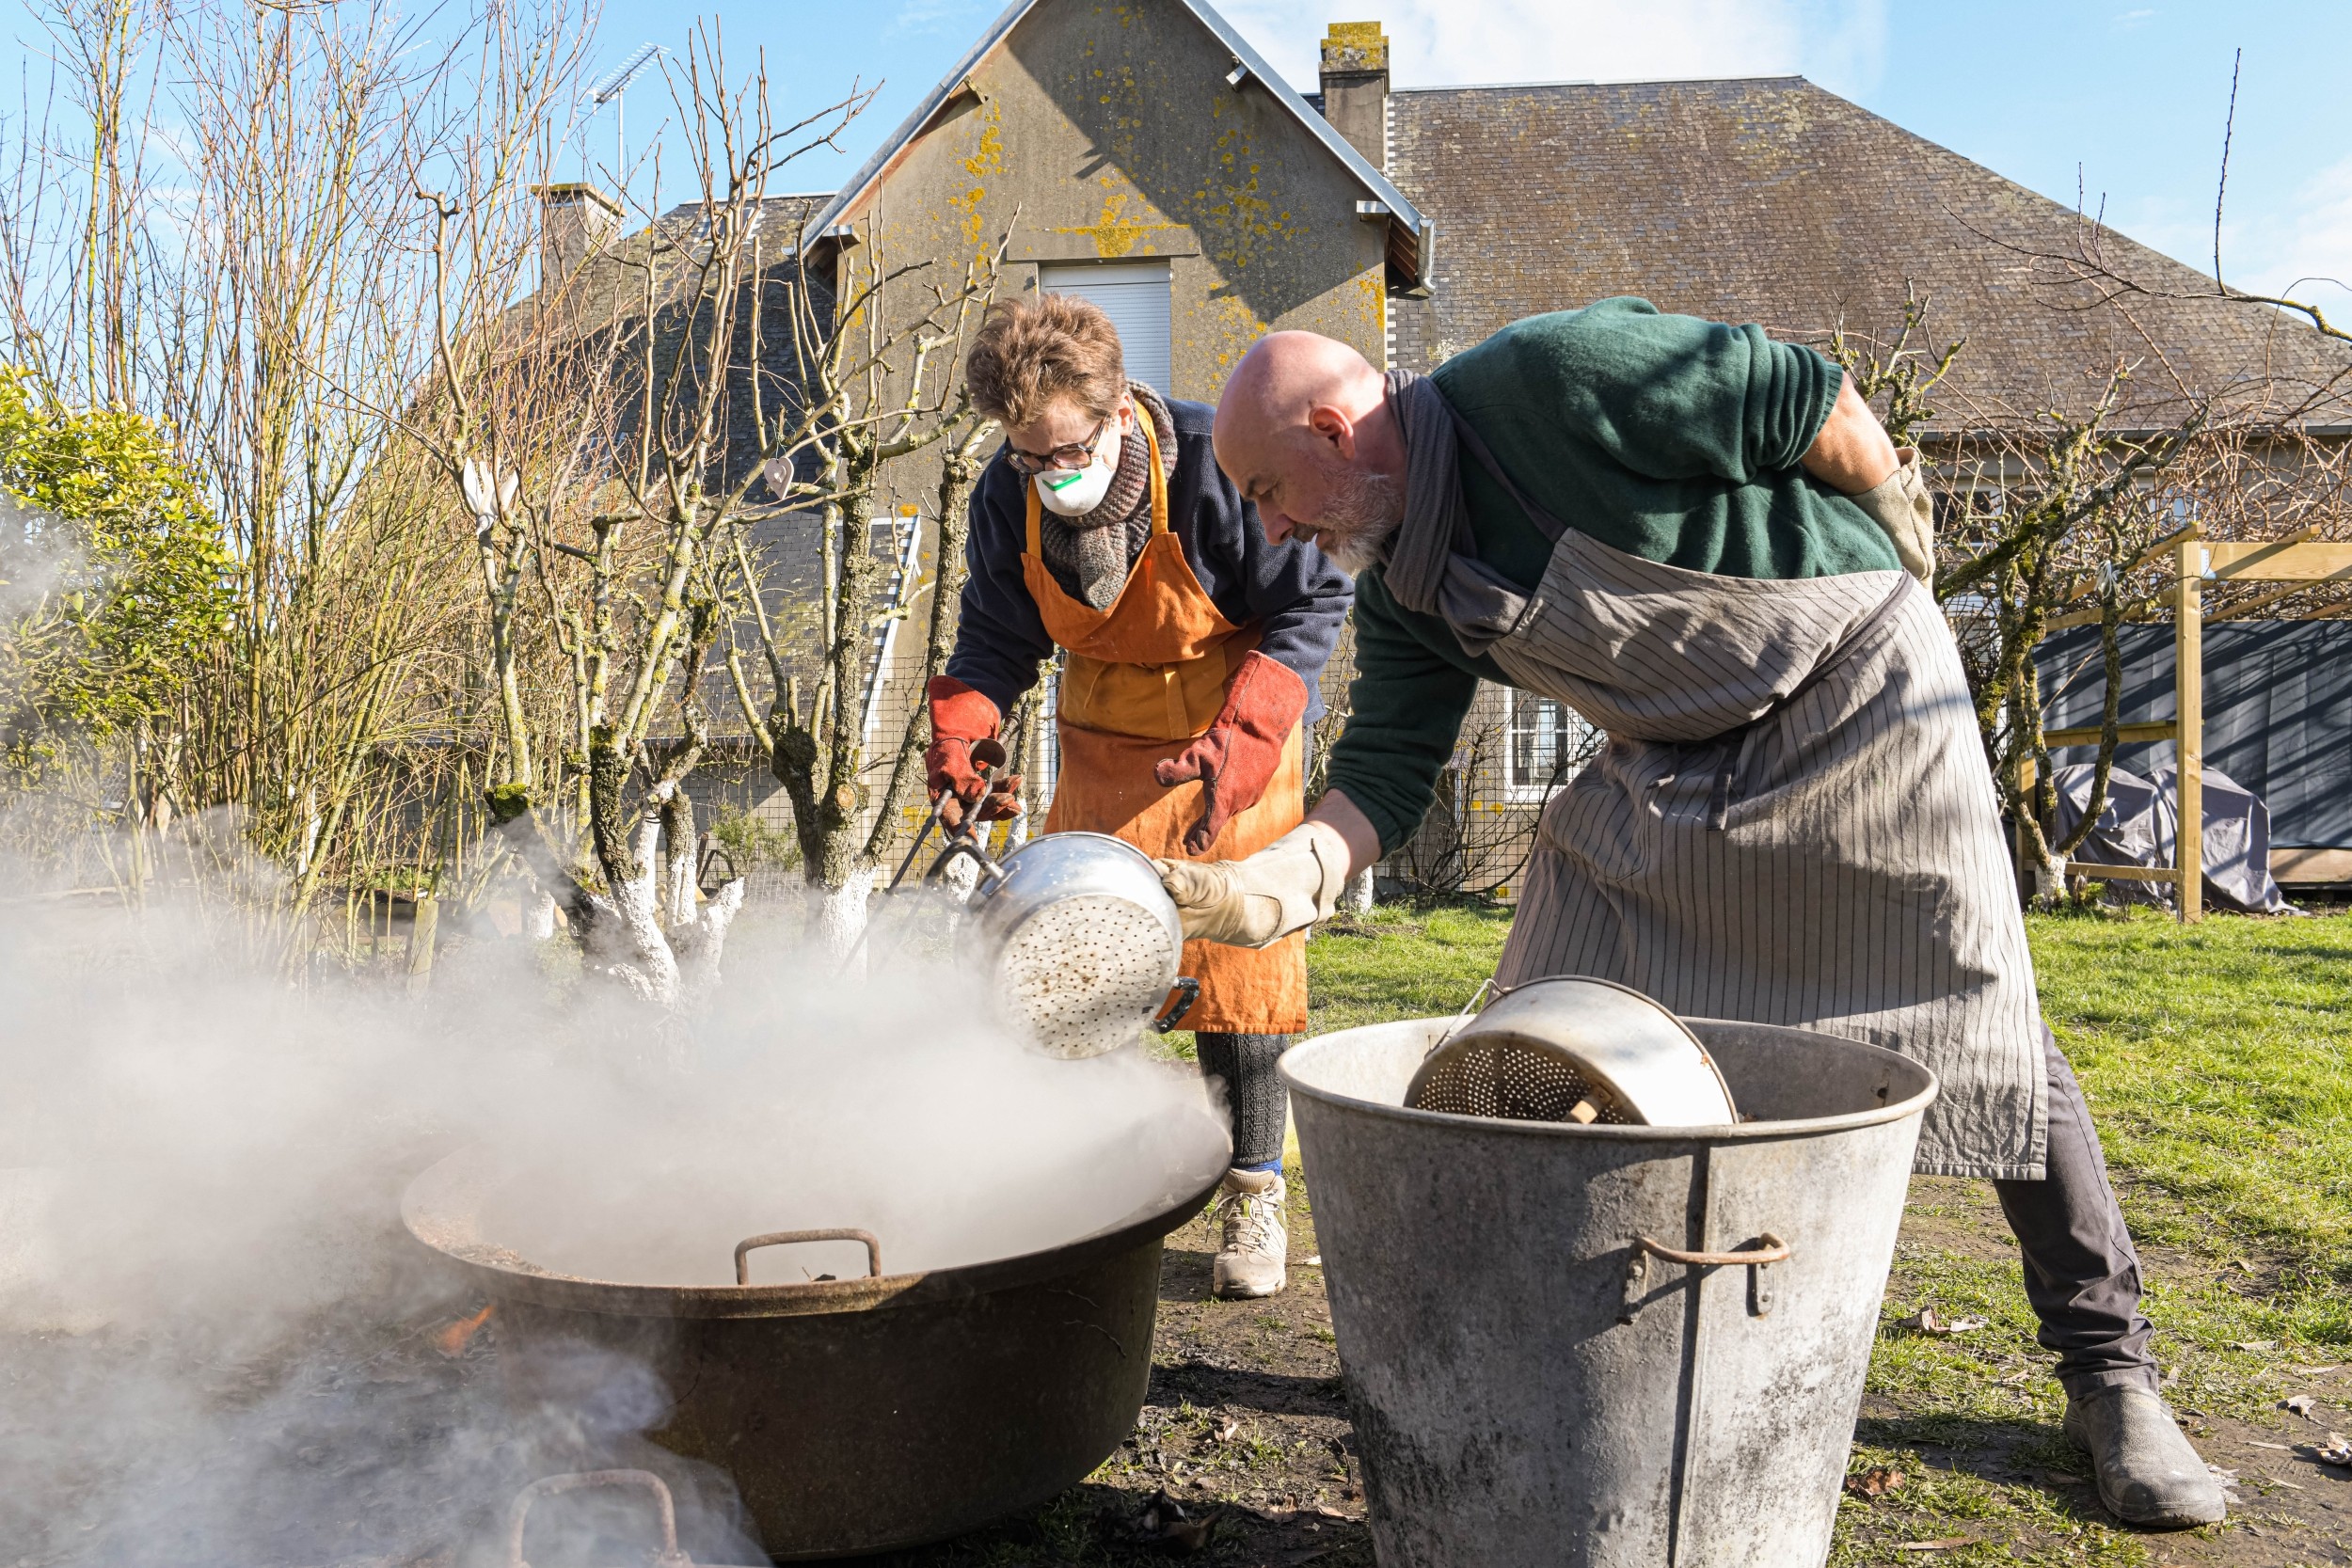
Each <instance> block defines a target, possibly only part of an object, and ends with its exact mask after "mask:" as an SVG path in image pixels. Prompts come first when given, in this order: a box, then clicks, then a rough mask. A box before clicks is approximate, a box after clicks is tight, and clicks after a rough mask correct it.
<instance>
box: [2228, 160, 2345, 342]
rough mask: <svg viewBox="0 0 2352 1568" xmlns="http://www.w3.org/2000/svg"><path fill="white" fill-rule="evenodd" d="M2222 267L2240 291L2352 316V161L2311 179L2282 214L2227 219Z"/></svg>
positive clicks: (2339, 315) (2334, 165)
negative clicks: (2288, 298)
mask: <svg viewBox="0 0 2352 1568" xmlns="http://www.w3.org/2000/svg"><path fill="white" fill-rule="evenodd" d="M2221 263H2222V269H2223V272H2222V276H2224V277H2227V278H2228V279H2229V280H2230V281H2231V282H2232V283H2233V284H2235V285H2237V286H2238V287H2239V288H2242V289H2252V290H2255V291H2256V292H2258V293H2270V294H2292V295H2294V296H2295V297H2296V298H2297V299H2302V300H2307V301H2309V302H2310V303H2312V304H2313V305H2316V306H2318V307H2320V309H2324V310H2327V311H2328V313H2329V314H2330V316H2331V317H2335V318H2338V319H2339V320H2341V319H2343V318H2344V317H2346V316H2348V315H2352V158H2341V159H2338V160H2337V161H2336V162H2335V163H2333V164H2330V165H2328V166H2327V167H2326V168H2323V169H2321V170H2320V171H2319V172H2318V173H2317V174H2314V175H2312V177H2311V179H2309V180H2307V181H2305V182H2304V183H2303V187H2302V189H2301V190H2299V191H2298V192H2296V198H2295V200H2293V201H2292V202H2289V203H2286V204H2285V205H2284V206H2283V207H2281V208H2280V209H2277V210H2273V211H2266V212H2263V213H2260V214H2249V215H2248V216H2247V217H2245V218H2243V219H2240V220H2235V221H2231V220H2227V219H2225V221H2224V223H2223V225H2222V230H2221Z"/></svg>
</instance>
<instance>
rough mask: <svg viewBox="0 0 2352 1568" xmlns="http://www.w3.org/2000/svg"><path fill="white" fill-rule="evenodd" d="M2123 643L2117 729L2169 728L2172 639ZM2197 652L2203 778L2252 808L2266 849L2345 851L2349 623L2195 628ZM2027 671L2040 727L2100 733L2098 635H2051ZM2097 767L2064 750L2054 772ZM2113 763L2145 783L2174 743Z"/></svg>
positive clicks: (2350, 810)
mask: <svg viewBox="0 0 2352 1568" xmlns="http://www.w3.org/2000/svg"><path fill="white" fill-rule="evenodd" d="M2121 641H2122V650H2123V711H2122V721H2123V722H2125V723H2127V724H2130V723H2150V722H2153V721H2157V720H2163V719H2169V718H2171V717H2172V716H2173V707H2172V627H2171V626H2169V625H2164V624H2151V625H2144V626H2125V627H2123V628H2122V638H2121ZM2204 646H2205V656H2204V676H2205V766H2206V768H2207V769H2208V774H2207V776H2208V777H2210V776H2211V774H2212V772H2213V771H2219V772H2220V773H2222V774H2224V775H2226V776H2227V777H2229V778H2231V779H2233V780H2234V781H2236V783H2237V784H2239V785H2240V786H2241V787H2243V788H2245V789H2248V790H2250V791H2251V792H2253V793H2254V794H2255V795H2257V796H2259V797H2261V798H2262V800H2263V801H2264V803H2265V804H2266V805H2267V806H2268V807H2269V808H2270V832H2271V842H2272V844H2274V845H2275V846H2277V847H2281V848H2307V847H2308V848H2352V620H2344V621H2224V622H2219V623H2217V624H2214V625H2211V626H2206V627H2205V628H2204ZM2034 662H2035V664H2036V666H2037V667H2038V668H2039V670H2040V672H2041V676H2042V697H2043V714H2044V717H2043V720H2042V722H2043V723H2044V724H2045V725H2047V726H2048V727H2049V728H2051V729H2061V728H2073V727H2074V726H2076V725H2086V724H2096V723H2097V722H2098V721H2099V706H2100V703H2101V701H2102V700H2103V697H2104V695H2105V692H2104V687H2105V684H2106V683H2105V680H2104V677H2103V676H2102V673H2101V669H2100V661H2099V628H2098V627H2096V626H2074V627H2071V628H2069V629H2068V630H2066V631H2062V632H2060V633H2058V635H2057V636H2055V637H2053V638H2051V639H2049V640H2048V641H2045V642H2043V643H2042V647H2041V649H2040V650H2039V651H2038V652H2037V653H2036V654H2035V656H2034ZM2096 755H2097V752H2095V751H2093V750H2091V749H2090V748H2088V747H2085V748H2079V749H2076V748H2070V749H2068V750H2065V751H2061V752H2058V753H2056V755H2055V756H2054V757H2053V759H2052V760H2053V761H2054V762H2056V763H2058V764H2059V765H2061V766H2063V765H2065V764H2067V763H2073V762H2090V761H2091V760H2093V759H2094V758H2095V757H2096ZM2115 760H2116V766H2117V767H2118V768H2124V769H2127V770H2129V771H2130V772H2133V773H2136V774H2137V775H2139V776H2140V778H2141V779H2143V780H2146V779H2149V778H2152V777H2153V776H2154V775H2155V773H2156V772H2157V771H2158V770H2159V769H2169V768H2171V767H2172V766H2173V763H2174V757H2173V752H2172V743H2171V742H2170V741H2169V740H2168V741H2157V742H2153V743H2149V744H2143V745H2137V746H2123V747H2119V748H2117V751H2116V756H2115ZM2208 815H2211V813H2210V809H2209V810H2208Z"/></svg>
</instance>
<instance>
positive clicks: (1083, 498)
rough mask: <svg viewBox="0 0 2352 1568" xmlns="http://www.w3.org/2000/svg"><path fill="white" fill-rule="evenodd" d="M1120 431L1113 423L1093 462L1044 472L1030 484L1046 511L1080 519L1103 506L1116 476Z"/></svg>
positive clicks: (1104, 436)
mask: <svg viewBox="0 0 2352 1568" xmlns="http://www.w3.org/2000/svg"><path fill="white" fill-rule="evenodd" d="M1119 442H1120V429H1119V425H1118V422H1117V421H1116V420H1114V421H1113V422H1112V424H1111V427H1110V429H1108V430H1106V431H1104V433H1103V444H1102V445H1101V446H1099V447H1096V448H1095V449H1094V461H1093V462H1091V463H1089V464H1088V465H1087V466H1086V467H1083V468H1048V469H1046V470H1045V471H1044V472H1043V473H1041V474H1039V475H1038V476H1037V477H1036V478H1035V479H1034V480H1033V481H1031V483H1034V484H1036V486H1037V499H1039V500H1041V501H1043V502H1044V503H1045V506H1046V509H1047V510H1048V511H1051V512H1055V513H1058V514H1059V515H1062V516H1064V517H1077V516H1083V515H1086V514H1087V513H1089V512H1091V511H1093V510H1094V509H1095V508H1096V507H1098V506H1100V505H1102V504H1103V495H1104V492H1105V491H1107V490H1108V489H1110V487H1111V476H1112V475H1114V474H1116V473H1118V472H1119Z"/></svg>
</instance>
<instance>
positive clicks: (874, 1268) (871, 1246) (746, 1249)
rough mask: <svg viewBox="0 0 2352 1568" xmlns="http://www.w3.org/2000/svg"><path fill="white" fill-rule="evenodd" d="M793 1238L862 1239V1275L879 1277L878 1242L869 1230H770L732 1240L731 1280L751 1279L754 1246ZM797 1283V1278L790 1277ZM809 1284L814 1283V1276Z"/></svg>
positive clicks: (740, 1282) (787, 1242)
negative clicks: (761, 1233)
mask: <svg viewBox="0 0 2352 1568" xmlns="http://www.w3.org/2000/svg"><path fill="white" fill-rule="evenodd" d="M795 1242H864V1243H866V1278H868V1279H880V1278H881V1277H882V1242H881V1240H880V1239H879V1238H878V1237H876V1236H875V1234H874V1233H873V1232H872V1231H870V1230H771V1231H769V1232H767V1233H766V1234H765V1235H760V1236H746V1237H744V1238H743V1239H742V1240H741V1241H739V1242H738V1243H735V1282H736V1283H737V1284H738V1285H749V1284H750V1283H751V1282H752V1265H751V1261H750V1259H751V1255H752V1251H753V1249H754V1248H755V1247H764V1246H789V1245H791V1244H792V1243H795ZM793 1283H795V1284H798V1283H801V1281H797V1280H796V1281H794V1282H793ZM807 1283H809V1284H816V1283H818V1281H815V1280H810V1281H807Z"/></svg>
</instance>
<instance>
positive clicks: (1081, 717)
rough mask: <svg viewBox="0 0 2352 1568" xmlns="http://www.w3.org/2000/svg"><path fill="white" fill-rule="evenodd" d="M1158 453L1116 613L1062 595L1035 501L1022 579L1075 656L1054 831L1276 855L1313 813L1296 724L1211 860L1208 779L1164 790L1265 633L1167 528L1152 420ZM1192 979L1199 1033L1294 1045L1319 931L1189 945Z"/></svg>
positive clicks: (1147, 849)
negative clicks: (1237, 617) (1235, 614)
mask: <svg viewBox="0 0 2352 1568" xmlns="http://www.w3.org/2000/svg"><path fill="white" fill-rule="evenodd" d="M1136 428H1137V429H1139V430H1141V431H1142V432H1143V436H1144V439H1145V440H1146V441H1147V442H1148V443H1149V444H1150V448H1151V454H1152V536H1151V538H1150V539H1149V540H1147V541H1146V542H1145V544H1144V546H1143V552H1142V554H1140V555H1139V556H1137V557H1136V563H1135V567H1134V569H1133V570H1132V571H1130V572H1129V573H1128V574H1127V582H1126V586H1125V587H1123V588H1121V589H1120V594H1119V597H1118V598H1117V599H1116V600H1114V601H1113V602H1112V604H1111V607H1110V608H1109V609H1108V610H1095V609H1092V608H1091V607H1089V606H1087V605H1084V604H1081V603H1079V602H1078V601H1077V600H1075V599H1073V598H1072V597H1070V596H1069V595H1068V594H1064V593H1063V592H1062V591H1061V588H1060V586H1059V585H1058V584H1057V583H1056V582H1055V581H1054V574H1053V573H1052V572H1050V571H1048V570H1047V569H1046V566H1045V555H1044V549H1043V546H1042V545H1041V543H1040V541H1039V538H1038V531H1039V528H1040V526H1041V519H1042V508H1041V505H1040V503H1039V501H1038V494H1037V486H1036V485H1035V484H1025V485H1023V486H1022V490H1023V492H1024V493H1025V495H1027V497H1028V498H1029V538H1028V548H1027V549H1026V550H1025V552H1024V553H1023V554H1022V557H1021V573H1022V577H1023V578H1024V580H1025V581H1026V582H1027V583H1028V586H1029V595H1030V597H1031V598H1033V599H1035V600H1036V601H1037V609H1038V614H1039V615H1040V617H1041V618H1042V619H1043V621H1044V623H1045V630H1046V632H1047V633H1048V634H1049V635H1050V636H1051V637H1052V638H1053V639H1054V641H1056V642H1057V643H1058V644H1059V645H1060V646H1061V647H1062V648H1063V649H1065V650H1066V651H1067V653H1068V655H1069V657H1068V658H1067V660H1066V661H1065V663H1066V668H1065V670H1064V672H1063V674H1062V683H1061V702H1060V705H1059V708H1058V711H1057V721H1056V723H1057V729H1058V731H1059V735H1060V738H1061V774H1060V778H1059V780H1058V781H1057V784H1056V785H1055V788H1054V807H1053V810H1052V811H1050V812H1048V813H1047V814H1046V817H1045V831H1046V832H1049V833H1057V832H1073V831H1076V832H1097V833H1111V834H1114V835H1116V836H1117V837H1119V838H1122V839H1124V840H1126V841H1127V842H1128V843H1129V844H1132V845H1134V846H1135V847H1136V848H1138V849H1140V850H1142V851H1143V852H1144V853H1145V854H1147V855H1152V856H1156V857H1157V858H1159V859H1161V860H1184V859H1187V858H1197V859H1200V860H1239V859H1240V858H1241V857H1243V856H1244V855H1248V854H1254V853H1255V852H1256V851H1258V850H1260V849H1263V848H1264V847H1266V846H1267V845H1269V844H1271V843H1273V842H1274V841H1275V840H1276V839H1278V838H1279V837H1281V836H1282V835H1283V834H1284V833H1286V832H1290V831H1291V830H1292V829H1293V828H1295V827H1296V826H1298V824H1299V821H1300V819H1301V818H1302V817H1303V816H1305V815H1306V800H1305V792H1306V772H1305V767H1304V763H1305V742H1304V737H1303V736H1301V734H1300V731H1299V727H1298V726H1297V725H1295V724H1294V725H1292V726H1291V733H1290V736H1289V738H1288V739H1286V740H1285V741H1284V742H1283V744H1282V761H1281V765H1280V766H1279V767H1278V768H1276V769H1275V770H1274V777H1273V779H1272V780H1271V781H1270V782H1268V784H1266V789H1265V794H1264V795H1263V797H1262V798H1261V799H1260V800H1259V801H1258V803H1257V804H1256V805H1253V806H1251V807H1250V808H1249V809H1248V811H1245V812H1241V813H1239V814H1237V815H1236V816H1234V817H1233V818H1232V820H1231V821H1229V822H1227V823H1226V824H1225V831H1224V832H1220V833H1219V834H1217V836H1216V842H1215V843H1214V844H1212V845H1210V846H1209V849H1208V853H1206V854H1204V855H1200V856H1198V857H1187V855H1186V854H1185V851H1184V832H1185V831H1186V830H1187V829H1189V828H1190V827H1191V826H1192V825H1193V823H1194V822H1196V821H1198V820H1200V810H1201V788H1202V786H1201V785H1200V784H1197V783H1195V784H1178V785H1176V786H1175V787H1174V788H1173V789H1167V788H1163V787H1161V785H1160V783H1159V781H1158V780H1157V779H1156V778H1154V777H1152V768H1153V766H1154V765H1155V764H1157V763H1159V762H1160V761H1161V760H1162V759H1164V758H1168V757H1173V756H1176V755H1178V754H1180V753H1181V752H1183V751H1184V748H1185V747H1187V746H1189V745H1190V744H1191V743H1192V741H1193V740H1194V738H1195V737H1196V736H1200V735H1202V734H1204V733H1205V732H1206V731H1207V730H1208V727H1209V725H1210V724H1211V723H1213V722H1214V721H1216V716H1217V712H1218V710H1219V709H1221V708H1222V707H1223V706H1224V705H1225V683H1226V680H1227V679H1228V678H1229V677H1230V676H1231V675H1232V672H1233V670H1234V669H1235V667H1237V666H1238V665H1239V664H1240V663H1241V661H1242V658H1243V657H1244V656H1245V655H1247V654H1248V652H1249V650H1250V649H1252V648H1254V647H1256V646H1257V643H1258V635H1257V627H1256V626H1254V625H1253V626H1248V627H1246V628H1245V627H1241V626H1234V625H1233V624H1232V622H1231V621H1228V620H1227V619H1225V617H1224V616H1222V615H1220V614H1218V613H1217V610H1216V604H1215V603H1214V602H1212V601H1211V599H1210V598H1209V595H1208V594H1207V593H1206V592H1204V591H1203V590H1202V589H1201V587H1200V578H1197V577H1195V576H1193V571H1192V564H1191V562H1187V561H1186V560H1185V559H1184V542H1183V541H1182V540H1180V539H1178V538H1177V537H1176V535H1175V534H1173V533H1171V532H1169V531H1168V480H1167V476H1166V475H1164V474H1163V473H1162V472H1161V471H1160V443H1159V436H1158V434H1157V432H1155V431H1154V430H1153V429H1152V421H1151V420H1149V419H1138V420H1136ZM1184 974H1190V975H1193V976H1194V977H1196V978H1197V979H1199V980H1200V1001H1199V1002H1197V1003H1195V1004H1193V1006H1192V1010H1191V1011H1190V1012H1188V1013H1186V1014H1185V1015H1184V1023H1185V1026H1186V1027H1187V1028H1191V1029H1196V1030H1200V1031H1204V1032H1207V1033H1213V1034H1234V1035H1294V1034H1297V1033H1298V1032H1299V1031H1301V1030H1303V1029H1305V1028H1306V1027H1307V933H1306V932H1304V931H1296V932H1293V933H1292V934H1291V935H1290V936H1287V937H1285V938H1283V939H1282V940H1281V941H1280V942H1276V943H1274V944H1273V945H1272V946H1271V947H1265V948H1259V949H1251V948H1247V947H1229V946H1226V945H1225V944H1223V943H1221V942H1186V943H1185V944H1184Z"/></svg>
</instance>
